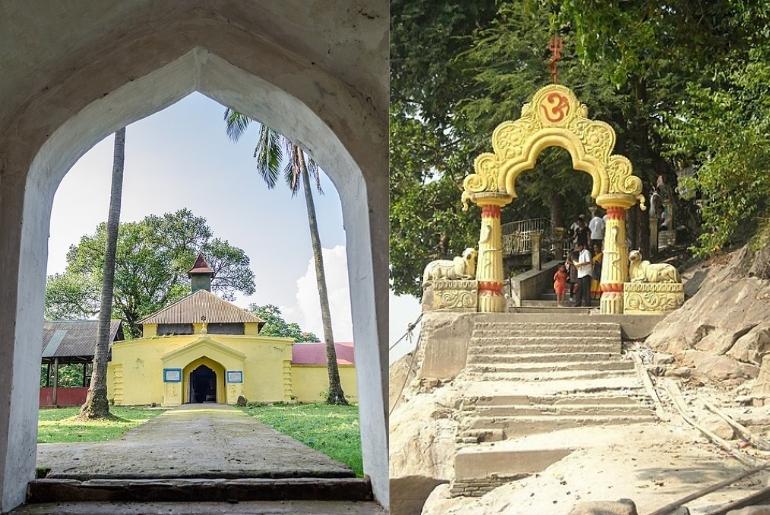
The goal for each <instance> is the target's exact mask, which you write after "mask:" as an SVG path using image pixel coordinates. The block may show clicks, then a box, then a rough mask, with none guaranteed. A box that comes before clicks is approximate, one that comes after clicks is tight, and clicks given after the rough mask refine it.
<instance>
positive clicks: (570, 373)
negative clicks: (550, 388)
mask: <svg viewBox="0 0 770 515" xmlns="http://www.w3.org/2000/svg"><path fill="white" fill-rule="evenodd" d="M469 373H470V374H471V375H473V376H474V377H475V378H476V379H477V380H480V381H511V382H517V381H518V382H520V381H543V382H546V381H560V380H562V379H608V378H613V377H636V372H635V371H634V370H560V371H556V372H548V371H538V372H479V371H469Z"/></svg>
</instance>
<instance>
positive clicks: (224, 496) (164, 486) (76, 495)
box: [27, 478, 372, 504]
mask: <svg viewBox="0 0 770 515" xmlns="http://www.w3.org/2000/svg"><path fill="white" fill-rule="evenodd" d="M277 500H317V501H371V500H372V488H371V484H370V483H369V480H368V479H361V478H287V479H256V478H247V479H90V480H88V481H79V480H77V479H35V480H33V481H30V483H29V485H28V487H27V503H28V504H29V503H32V504H34V503H54V502H83V501H88V502H106V501H110V502H120V501H133V502H158V501H163V502H198V501H210V502H234V501H235V502H238V501H277Z"/></svg>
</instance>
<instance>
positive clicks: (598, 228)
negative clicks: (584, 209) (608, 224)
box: [588, 209, 605, 248]
mask: <svg viewBox="0 0 770 515" xmlns="http://www.w3.org/2000/svg"><path fill="white" fill-rule="evenodd" d="M604 227H605V226H604V218H602V217H601V216H599V210H598V209H595V210H594V216H593V218H591V221H590V222H588V229H589V230H590V231H591V248H595V247H596V245H601V244H602V242H603V241H604Z"/></svg>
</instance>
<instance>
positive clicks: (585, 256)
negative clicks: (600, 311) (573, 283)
mask: <svg viewBox="0 0 770 515" xmlns="http://www.w3.org/2000/svg"><path fill="white" fill-rule="evenodd" d="M577 251H578V252H579V255H578V260H577V263H575V267H576V268H577V276H578V298H577V304H575V306H576V307H586V308H590V307H591V268H592V264H591V253H590V252H589V251H588V249H587V248H585V247H584V246H583V245H581V244H578V245H577Z"/></svg>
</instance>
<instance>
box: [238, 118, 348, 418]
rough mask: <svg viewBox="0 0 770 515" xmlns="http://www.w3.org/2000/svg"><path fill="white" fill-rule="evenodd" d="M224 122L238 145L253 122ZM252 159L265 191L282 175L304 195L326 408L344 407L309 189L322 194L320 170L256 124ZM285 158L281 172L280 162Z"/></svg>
mask: <svg viewBox="0 0 770 515" xmlns="http://www.w3.org/2000/svg"><path fill="white" fill-rule="evenodd" d="M225 122H226V125H227V128H226V130H227V135H228V136H229V137H230V139H231V140H233V141H238V139H240V137H241V136H242V135H243V133H244V132H246V128H247V127H248V126H249V124H250V123H251V122H252V120H251V119H250V118H249V117H248V116H246V115H243V114H241V113H238V112H237V111H234V110H233V109H230V108H227V109H226V110H225ZM254 157H255V158H256V159H257V170H258V171H259V174H260V176H261V177H262V179H263V180H264V181H265V184H267V187H268V189H273V188H274V187H275V185H276V184H277V183H278V179H279V177H280V175H281V173H283V176H284V178H285V180H286V183H287V184H288V186H289V189H290V190H291V194H292V196H294V195H296V194H297V192H298V191H299V189H300V187H301V188H302V190H303V191H304V193H305V207H306V208H307V220H308V225H309V226H310V241H311V243H312V247H313V261H314V262H315V275H316V282H317V283H318V296H319V298H320V301H321V321H322V323H323V332H324V342H325V344H326V369H327V372H328V374H329V392H328V395H327V397H326V402H327V403H328V404H347V403H348V401H347V400H346V399H345V393H344V392H343V391H342V384H341V382H340V372H339V369H338V368H337V351H336V350H335V348H334V334H333V333H332V317H331V313H330V312H329V296H328V293H327V290H326V274H325V272H324V261H323V254H322V253H321V239H320V238H319V236H318V220H317V219H316V214H315V203H314V202H313V192H312V189H311V186H310V177H311V176H312V177H313V179H314V180H315V184H316V188H318V191H319V192H322V191H321V182H320V181H321V178H320V174H319V168H318V165H317V164H316V162H315V161H313V159H312V158H311V157H310V156H308V155H307V154H305V151H304V150H302V149H301V148H300V147H299V146H298V145H296V144H294V143H293V142H292V141H290V140H289V139H287V138H286V137H285V136H283V135H282V134H280V133H278V132H276V131H274V130H273V129H271V128H269V127H267V126H266V125H264V124H259V135H258V136H257V144H256V146H255V147H254ZM284 158H286V164H285V165H284V168H283V172H281V162H282V161H283V160H284ZM300 184H301V186H300Z"/></svg>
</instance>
